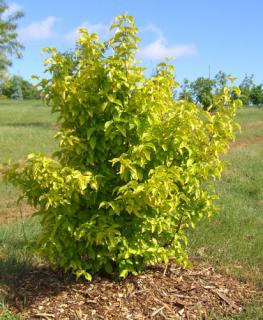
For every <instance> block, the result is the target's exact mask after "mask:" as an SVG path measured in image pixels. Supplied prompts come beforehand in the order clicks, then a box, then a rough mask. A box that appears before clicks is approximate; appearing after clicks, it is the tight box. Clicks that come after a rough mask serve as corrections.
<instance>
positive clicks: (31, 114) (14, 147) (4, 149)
mask: <svg viewBox="0 0 263 320" xmlns="http://www.w3.org/2000/svg"><path fill="white" fill-rule="evenodd" d="M54 120H55V116H54V115H51V114H50V110H49V108H47V107H44V106H43V105H42V103H41V101H17V102H15V103H14V102H13V101H8V100H7V101H6V100H3V101H1V100H0V132H1V135H0V146H1V153H0V162H4V161H8V160H10V159H11V160H20V159H23V158H24V157H25V156H26V155H27V154H29V153H31V152H33V151H34V152H40V153H43V152H44V153H48V154H50V153H52V152H53V151H54V149H55V148H56V141H55V140H54V139H53V138H52V137H53V134H54V128H53V127H52V125H53V123H54Z"/></svg>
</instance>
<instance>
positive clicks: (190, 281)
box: [7, 262, 252, 320]
mask: <svg viewBox="0 0 263 320" xmlns="http://www.w3.org/2000/svg"><path fill="white" fill-rule="evenodd" d="M7 293H8V296H9V307H10V309H11V310H12V311H13V312H16V313H20V314H22V315H24V316H25V317H26V318H27V319H28V318H29V319H47V320H49V319H60V320H65V319H70V320H71V319H72V320H73V319H74V320H78V319H81V320H82V319H104V320H105V319H116V320H118V319H136V320H140V319H212V318H211V316H212V315H214V314H217V313H218V314H222V315H231V314H235V313H238V312H241V311H242V310H243V306H242V303H243V301H244V299H245V298H247V297H249V296H250V295H251V293H252V291H251V290H250V289H249V287H248V286H247V285H245V284H241V283H239V282H238V281H237V280H234V279H232V278H230V277H228V276H226V275H223V274H220V273H217V272H216V271H215V270H214V269H213V268H211V267H207V266H205V265H203V264H201V263H196V262H195V263H194V265H193V267H190V268H188V269H183V268H181V267H178V266H176V265H175V263H173V262H171V263H170V264H169V266H168V267H167V268H164V267H163V266H161V265H160V266H155V267H152V268H149V269H148V270H147V271H146V272H145V273H144V274H142V275H140V276H137V277H134V276H129V277H128V278H127V279H125V280H123V281H121V282H119V283H118V282H115V281H114V280H113V279H109V278H105V277H100V276H96V277H95V279H94V280H93V281H92V282H87V281H84V280H79V281H76V280H75V279H74V278H73V277H72V276H69V275H65V274H63V273H62V272H59V271H52V270H50V269H48V268H42V269H38V270H37V269H36V270H32V271H29V272H27V273H24V274H23V275H22V276H21V275H20V276H19V277H17V278H15V279H13V280H12V284H11V285H10V286H9V288H8V292H7Z"/></svg>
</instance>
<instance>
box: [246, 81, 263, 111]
mask: <svg viewBox="0 0 263 320" xmlns="http://www.w3.org/2000/svg"><path fill="white" fill-rule="evenodd" d="M249 98H250V102H251V103H252V104H253V105H254V106H257V107H258V106H261V105H263V88H262V84H260V85H255V86H253V88H252V89H251V90H250V93H249Z"/></svg>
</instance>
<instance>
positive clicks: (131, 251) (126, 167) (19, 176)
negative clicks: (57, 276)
mask: <svg viewBox="0 0 263 320" xmlns="http://www.w3.org/2000/svg"><path fill="white" fill-rule="evenodd" d="M112 29H114V30H115V33H114V35H113V37H112V38H111V39H110V40H109V41H107V42H100V41H99V40H98V37H97V35H95V34H89V33H88V32H87V31H86V30H84V29H82V30H81V36H80V39H79V40H78V42H77V46H76V50H75V53H74V54H73V55H71V54H60V53H58V52H57V51H56V50H55V49H49V50H48V51H49V52H50V53H51V57H50V58H49V59H47V61H46V66H47V71H48V72H50V73H51V78H49V79H43V80H42V81H41V86H42V88H43V95H44V96H45V97H46V102H47V104H48V105H50V106H51V107H52V111H53V112H57V113H58V115H59V117H58V122H59V124H60V128H61V130H60V131H59V132H58V133H57V135H56V136H57V138H58V139H59V141H60V150H59V152H57V153H56V154H55V155H54V159H49V158H46V157H44V156H42V155H36V154H31V155H29V156H28V158H27V160H26V161H25V163H24V165H23V166H22V167H21V166H19V165H14V166H11V167H8V168H5V170H4V175H5V177H6V179H7V180H8V181H11V182H12V183H13V184H14V185H18V186H19V187H20V188H21V189H22V191H23V194H24V196H25V197H26V198H27V199H28V202H29V203H30V204H31V205H33V206H35V207H36V208H38V214H39V215H40V216H41V217H42V222H41V223H42V231H41V234H40V235H39V238H38V240H37V251H38V253H39V254H41V255H43V256H45V257H47V258H48V259H49V261H50V262H51V263H52V264H54V265H55V266H59V267H62V268H64V269H66V270H68V269H69V270H72V271H73V272H74V273H75V274H76V275H77V276H80V275H84V276H85V277H86V278H87V279H91V275H92V274H93V273H94V272H97V271H99V270H105V271H106V272H108V273H112V272H114V273H115V274H116V275H118V276H119V277H125V276H126V275H127V274H128V273H129V272H131V273H133V274H137V273H138V272H140V271H141V270H143V268H144V266H145V265H149V264H155V263H157V262H160V261H165V262H167V261H168V259H169V258H176V260H177V262H178V263H181V264H186V263H187V255H186V251H185V245H186V243H187V238H186V236H185V230H187V229H188V228H189V227H193V226H195V224H196V222H197V221H198V220H200V218H202V217H204V216H210V215H211V214H212V213H213V211H214V210H215V207H214V204H213V203H214V199H215V198H216V195H215V192H214V189H213V184H212V183H211V180H213V179H214V178H219V177H220V174H221V171H222V167H223V165H222V161H221V160H220V158H219V156H220V154H222V153H224V152H225V151H226V150H227V148H228V144H229V140H230V139H233V138H234V131H235V128H236V127H237V125H236V123H235V121H234V116H235V112H236V108H237V106H238V105H239V104H240V102H239V101H238V100H235V101H232V98H231V97H232V96H233V91H235V92H236V94H238V93H239V92H238V89H237V88H236V87H231V88H224V91H223V92H222V94H221V95H218V96H217V97H216V98H215V99H214V105H213V106H212V107H213V110H214V109H216V110H217V111H216V112H214V113H213V114H210V113H209V112H208V111H204V110H201V109H200V108H199V107H197V106H196V105H195V104H193V103H189V102H187V101H176V100H175V99H174V89H175V87H176V86H177V83H176V81H175V80H174V69H173V67H172V66H171V65H169V64H166V63H160V64H159V65H158V66H157V71H156V74H155V75H153V76H152V77H150V78H147V77H146V76H145V75H144V73H143V72H144V69H143V68H142V67H140V66H139V65H138V63H137V62H136V60H135V54H136V52H137V41H138V38H137V36H136V32H137V29H136V27H135V26H134V23H133V18H132V17H130V16H119V17H117V18H116V19H115V22H114V23H113V25H112Z"/></svg>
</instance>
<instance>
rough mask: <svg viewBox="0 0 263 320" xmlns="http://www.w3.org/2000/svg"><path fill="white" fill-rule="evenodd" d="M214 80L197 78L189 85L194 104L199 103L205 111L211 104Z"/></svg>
mask: <svg viewBox="0 0 263 320" xmlns="http://www.w3.org/2000/svg"><path fill="white" fill-rule="evenodd" d="M214 87H215V80H212V79H208V78H204V77H199V78H197V79H196V80H195V81H194V82H192V84H191V88H192V92H193V96H194V98H195V101H196V103H200V104H201V105H202V106H203V107H204V109H205V110H206V109H207V108H208V107H209V106H210V105H211V104H212V103H213V89H214Z"/></svg>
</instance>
